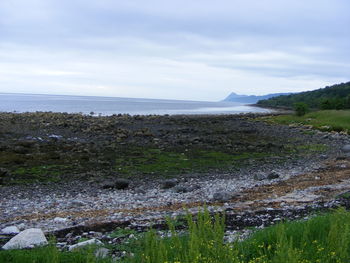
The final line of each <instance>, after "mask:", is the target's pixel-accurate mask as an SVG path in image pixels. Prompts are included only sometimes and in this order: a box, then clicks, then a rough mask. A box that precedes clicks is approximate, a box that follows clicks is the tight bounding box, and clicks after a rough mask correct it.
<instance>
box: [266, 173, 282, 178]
mask: <svg viewBox="0 0 350 263" xmlns="http://www.w3.org/2000/svg"><path fill="white" fill-rule="evenodd" d="M279 177H280V175H279V174H278V173H276V172H271V173H269V174H268V175H267V179H269V180H273V179H277V178H279Z"/></svg>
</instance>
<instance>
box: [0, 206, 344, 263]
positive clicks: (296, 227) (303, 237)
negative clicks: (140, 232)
mask: <svg viewBox="0 0 350 263" xmlns="http://www.w3.org/2000/svg"><path fill="white" fill-rule="evenodd" d="M224 221H225V220H224V216H221V215H219V214H217V215H215V217H214V218H212V217H211V216H210V214H209V212H208V211H207V210H204V211H202V212H200V213H199V214H198V215H197V217H196V220H194V218H193V217H192V216H191V215H190V214H188V215H187V224H188V231H186V232H184V233H182V234H179V232H177V231H175V224H174V222H173V221H171V220H168V225H169V233H170V235H167V237H161V236H160V235H158V234H157V232H156V231H155V230H151V231H149V232H147V233H146V234H145V235H144V238H143V240H142V242H141V245H139V247H137V248H136V247H135V250H134V251H135V252H134V256H132V257H129V258H125V259H123V260H120V261H118V262H124V263H136V262H137V263H343V262H344V263H345V262H350V213H349V212H347V211H345V210H344V209H339V210H337V211H335V212H333V213H330V214H326V215H320V216H317V217H313V218H311V219H309V220H308V221H295V222H286V223H279V224H278V225H275V226H271V227H268V228H265V229H263V230H259V231H257V232H255V233H254V234H252V235H251V236H250V237H249V238H247V239H245V240H244V241H235V242H233V243H225V242H224V235H225V222H224ZM0 262H4V263H5V262H6V263H14V262H15V263H17V262H18V263H27V262H31V263H33V262H35V263H61V262H64V263H73V262H74V263H75V262H78V263H98V262H101V263H102V262H116V261H113V260H112V259H111V258H109V259H103V260H102V259H101V260H98V259H96V258H95V257H94V256H93V251H90V252H89V251H88V252H86V251H85V252H84V251H83V252H74V253H68V252H59V251H58V250H57V249H56V248H55V247H54V246H52V245H51V246H48V247H45V248H39V249H34V250H14V251H0Z"/></svg>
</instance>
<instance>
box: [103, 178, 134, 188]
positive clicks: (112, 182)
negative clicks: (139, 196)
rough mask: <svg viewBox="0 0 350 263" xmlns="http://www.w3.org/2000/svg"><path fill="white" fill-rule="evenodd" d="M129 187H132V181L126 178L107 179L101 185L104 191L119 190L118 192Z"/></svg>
mask: <svg viewBox="0 0 350 263" xmlns="http://www.w3.org/2000/svg"><path fill="white" fill-rule="evenodd" d="M129 185H130V181H129V180H127V179H124V178H118V179H107V180H105V181H104V182H102V184H101V186H102V188H103V189H118V190H123V189H127V188H128V187H129Z"/></svg>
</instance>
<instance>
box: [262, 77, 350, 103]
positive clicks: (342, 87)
mask: <svg viewBox="0 0 350 263" xmlns="http://www.w3.org/2000/svg"><path fill="white" fill-rule="evenodd" d="M297 102H303V103H305V104H307V105H308V106H309V107H310V108H313V109H349V108H350V82H347V83H341V84H336V85H333V86H330V87H325V88H322V89H318V90H313V91H305V92H300V93H296V94H290V95H288V96H279V97H273V98H269V99H264V100H260V101H259V102H258V103H257V104H258V105H261V106H266V107H277V108H278V107H281V108H293V105H294V104H295V103H297Z"/></svg>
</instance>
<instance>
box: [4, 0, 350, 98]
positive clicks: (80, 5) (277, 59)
mask: <svg viewBox="0 0 350 263" xmlns="http://www.w3.org/2000/svg"><path fill="white" fill-rule="evenodd" d="M349 13H350V1H349V0H307V1H304V0H216V1H212V0H190V1H189V0H176V1H174V0H172V1H169V0H147V1H145V0H124V1H121V0H0V92H10V93H39V94H67V95H87V96H114V97H135V98H161V99H184V100H206V101H218V100H222V99H224V98H225V97H226V96H227V95H229V93H231V92H236V93H239V94H248V95H251V94H254V95H262V94H267V93H277V92H299V91H305V90H313V89H317V88H322V87H325V86H327V85H332V84H335V83H341V82H347V81H349V80H350V76H349V74H350V16H349Z"/></svg>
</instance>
